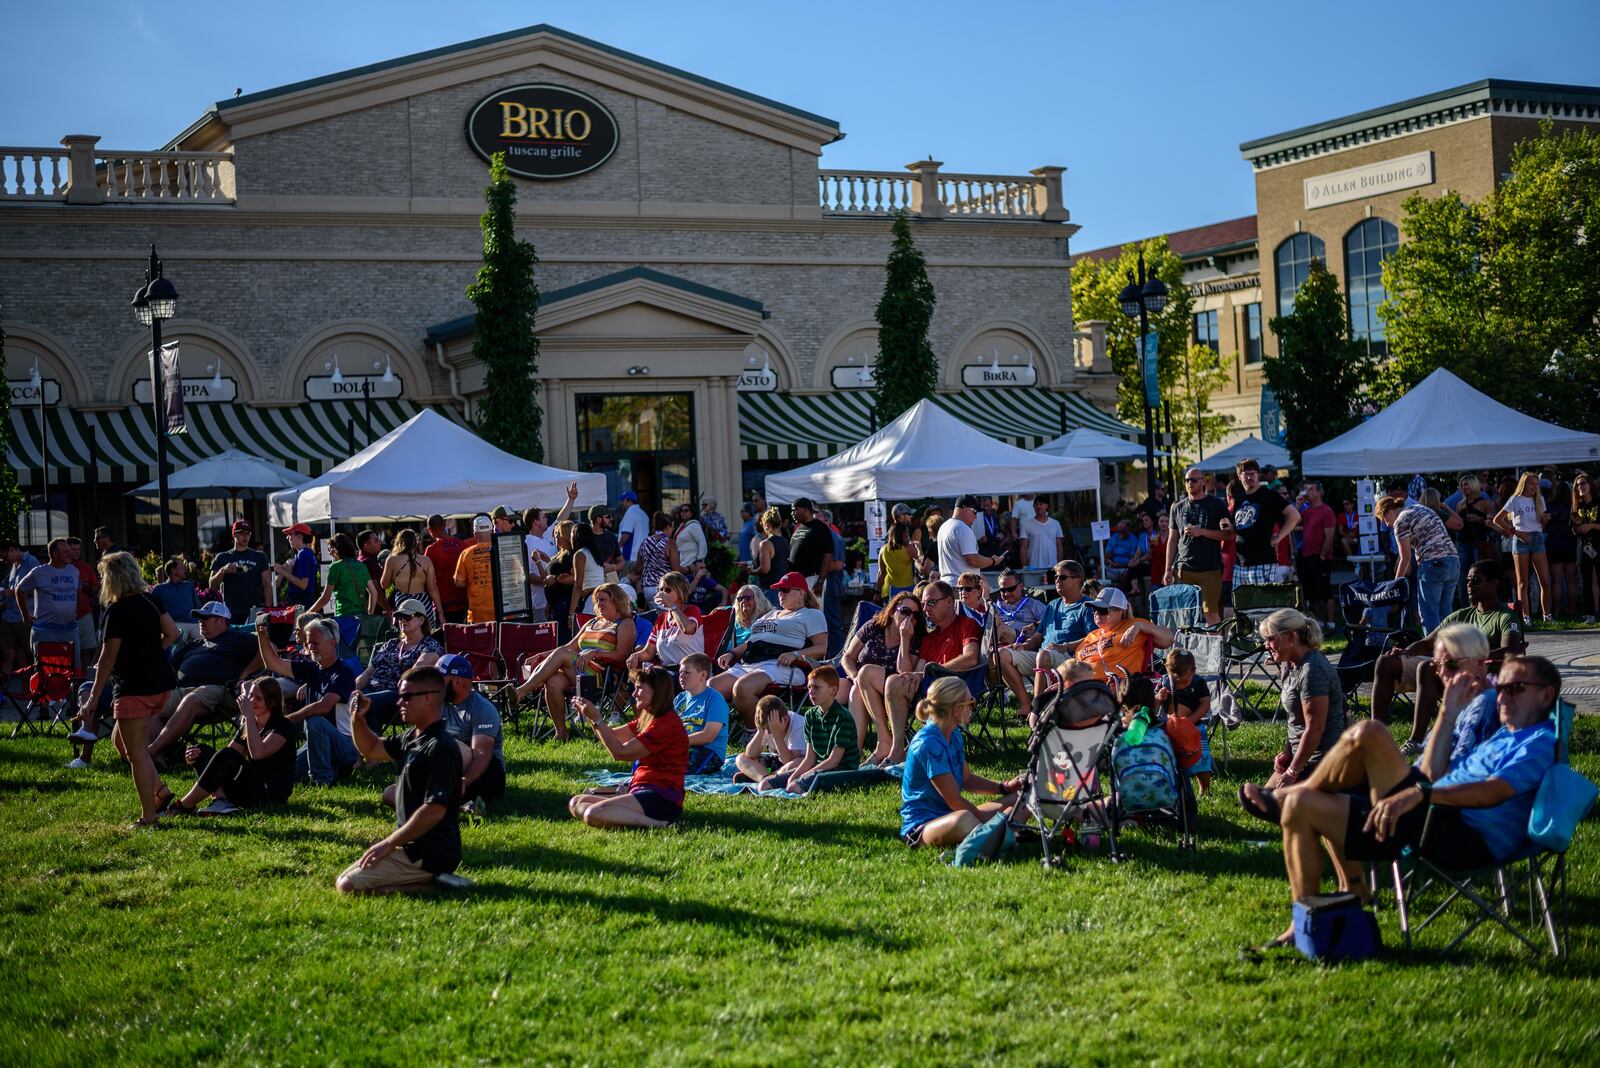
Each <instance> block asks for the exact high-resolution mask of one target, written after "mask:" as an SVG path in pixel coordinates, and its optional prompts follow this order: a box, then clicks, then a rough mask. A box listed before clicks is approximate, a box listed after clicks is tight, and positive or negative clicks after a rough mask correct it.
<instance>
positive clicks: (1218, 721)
mask: <svg viewBox="0 0 1600 1068" xmlns="http://www.w3.org/2000/svg"><path fill="white" fill-rule="evenodd" d="M1223 646H1224V639H1223V637H1222V635H1221V634H1220V633H1218V632H1217V631H1214V630H1179V631H1177V632H1175V633H1174V634H1173V636H1172V648H1174V649H1183V650H1185V651H1187V652H1188V653H1189V654H1190V655H1192V656H1193V657H1194V677H1195V678H1196V679H1199V680H1200V681H1202V682H1204V683H1205V684H1206V688H1207V689H1208V690H1209V691H1210V693H1211V710H1210V711H1209V712H1207V713H1206V715H1205V717H1204V718H1202V719H1201V721H1200V730H1201V739H1202V741H1203V742H1204V743H1205V746H1206V749H1207V751H1208V752H1211V751H1212V743H1214V742H1218V741H1220V742H1221V743H1222V746H1221V748H1222V770H1223V771H1224V772H1227V770H1228V734H1229V732H1231V731H1232V730H1233V729H1234V728H1235V727H1237V726H1239V721H1240V716H1239V705H1238V702H1237V700H1236V699H1235V698H1234V696H1233V693H1232V692H1231V691H1230V690H1229V689H1228V684H1227V680H1226V678H1225V677H1224V675H1223V669H1224V666H1225V664H1226V658H1225V657H1224V655H1223ZM1160 685H1161V684H1160V683H1157V687H1158V688H1159V687H1160ZM1203 763H1204V761H1203V760H1202V764H1203Z"/></svg>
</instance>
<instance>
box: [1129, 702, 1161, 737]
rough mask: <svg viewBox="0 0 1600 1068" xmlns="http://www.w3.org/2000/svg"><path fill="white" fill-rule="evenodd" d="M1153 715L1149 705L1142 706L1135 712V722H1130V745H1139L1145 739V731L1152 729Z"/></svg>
mask: <svg viewBox="0 0 1600 1068" xmlns="http://www.w3.org/2000/svg"><path fill="white" fill-rule="evenodd" d="M1153 718H1154V717H1153V715H1152V714H1151V712H1150V709H1149V708H1148V707H1144V706H1141V707H1140V709H1139V711H1137V712H1135V713H1134V714H1133V722H1132V723H1130V724H1128V730H1127V739H1128V744H1129V745H1138V744H1139V743H1140V742H1143V741H1144V735H1145V732H1146V731H1148V730H1149V729H1150V723H1151V721H1152V719H1153Z"/></svg>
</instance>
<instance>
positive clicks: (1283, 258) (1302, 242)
mask: <svg viewBox="0 0 1600 1068" xmlns="http://www.w3.org/2000/svg"><path fill="white" fill-rule="evenodd" d="M1274 259H1275V260H1276V261H1277V265H1278V314H1279V315H1291V314H1293V313H1294V294H1295V291H1296V290H1297V289H1299V288H1300V283H1301V282H1304V281H1305V280H1306V276H1307V275H1309V274H1310V273H1311V261H1312V260H1323V261H1324V262H1326V255H1325V252H1324V249H1323V247H1322V238H1320V237H1318V236H1317V235H1316V234H1293V235H1291V236H1290V237H1287V238H1285V239H1284V240H1283V243H1282V244H1280V245H1279V246H1278V251H1277V253H1276V254H1275V256H1274Z"/></svg>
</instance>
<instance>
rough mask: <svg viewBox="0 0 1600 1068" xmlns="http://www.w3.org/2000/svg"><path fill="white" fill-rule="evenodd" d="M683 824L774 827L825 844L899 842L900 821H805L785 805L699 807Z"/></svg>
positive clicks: (724, 827)
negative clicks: (770, 807)
mask: <svg viewBox="0 0 1600 1068" xmlns="http://www.w3.org/2000/svg"><path fill="white" fill-rule="evenodd" d="M766 803H767V804H773V805H787V804H800V803H803V802H787V801H781V802H773V801H768V802H766ZM683 824H684V826H687V827H694V828H702V827H703V828H706V829H713V828H714V829H716V830H722V831H732V832H736V833H740V834H749V833H752V832H757V833H759V832H764V831H771V832H777V833H780V834H782V835H783V836H784V837H786V838H806V839H810V840H811V841H813V842H816V843H818V844H822V845H842V846H863V845H867V846H871V845H883V844H885V843H895V842H896V839H895V831H896V830H897V825H896V824H894V823H863V822H859V821H851V822H841V821H838V820H834V821H831V822H828V823H808V822H802V821H798V820H793V819H786V818H784V817H783V814H782V810H781V809H780V810H778V811H772V810H768V809H762V810H759V811H748V812H745V811H738V812H727V811H708V810H705V809H696V810H692V811H689V812H686V813H685V815H684V820H683Z"/></svg>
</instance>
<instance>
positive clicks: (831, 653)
mask: <svg viewBox="0 0 1600 1068" xmlns="http://www.w3.org/2000/svg"><path fill="white" fill-rule="evenodd" d="M817 518H819V519H821V520H822V521H823V522H824V523H826V524H827V525H828V533H829V534H830V535H832V536H833V562H832V563H831V564H830V565H829V570H828V573H827V574H826V575H825V576H823V580H824V581H823V584H822V618H823V619H826V620H827V621H828V659H830V660H831V659H833V658H834V657H836V656H838V655H839V652H840V650H842V649H843V648H844V537H843V536H842V535H841V534H840V533H839V531H838V529H837V528H835V527H834V525H833V513H832V512H828V511H822V512H818V513H817Z"/></svg>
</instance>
